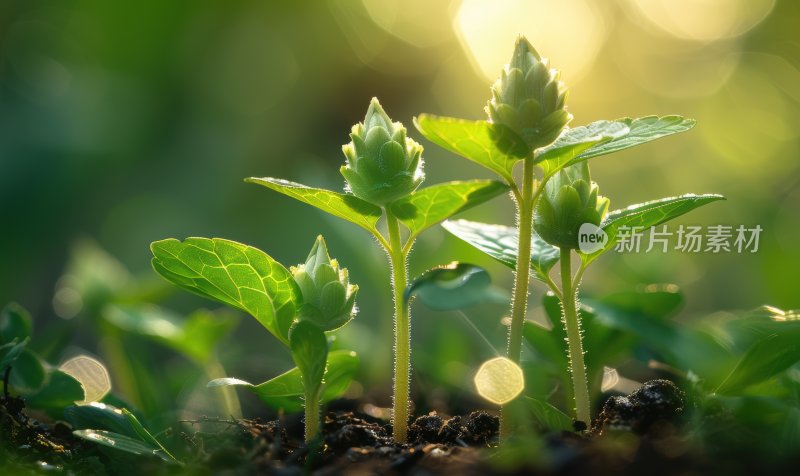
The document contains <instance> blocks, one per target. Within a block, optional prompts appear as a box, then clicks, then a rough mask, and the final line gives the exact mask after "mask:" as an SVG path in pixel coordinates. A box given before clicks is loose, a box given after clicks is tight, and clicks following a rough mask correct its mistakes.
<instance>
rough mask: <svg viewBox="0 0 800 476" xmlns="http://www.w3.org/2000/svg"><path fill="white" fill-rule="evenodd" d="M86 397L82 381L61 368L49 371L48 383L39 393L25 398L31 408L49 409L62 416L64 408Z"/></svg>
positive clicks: (55, 414)
mask: <svg viewBox="0 0 800 476" xmlns="http://www.w3.org/2000/svg"><path fill="white" fill-rule="evenodd" d="M83 398H84V394H83V387H82V386H81V384H80V382H78V381H77V380H75V378H74V377H72V376H71V375H69V374H66V373H64V372H62V371H60V370H53V371H51V372H49V378H48V381H47V384H45V386H44V388H42V389H41V390H40V391H39V392H38V393H36V394H34V395H31V396H30V397H28V398H27V399H26V400H25V404H26V405H27V406H28V407H31V408H39V409H44V410H49V411H52V412H53V413H54V416H57V417H58V418H61V416H62V415H61V413H62V411H63V410H64V408H66V407H68V406H70V405H74V404H75V402H80V401H82V400H83Z"/></svg>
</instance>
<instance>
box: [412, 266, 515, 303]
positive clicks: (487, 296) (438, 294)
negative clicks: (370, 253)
mask: <svg viewBox="0 0 800 476" xmlns="http://www.w3.org/2000/svg"><path fill="white" fill-rule="evenodd" d="M404 296H405V300H406V302H408V300H409V299H410V298H411V296H417V297H418V298H419V299H420V301H422V302H423V303H424V304H425V305H426V306H428V307H429V308H431V309H434V310H437V311H448V310H454V309H464V308H466V307H470V306H474V305H476V304H483V303H507V302H508V301H509V296H508V293H506V292H505V291H504V290H501V289H499V288H495V287H493V286H492V278H491V277H490V276H489V273H488V272H487V271H486V270H485V269H483V268H481V267H479V266H475V265H473V264H469V263H458V262H453V263H450V264H448V265H444V266H438V267H436V268H433V269H429V270H428V271H425V272H424V273H422V274H421V275H420V276H418V277H416V278H415V279H414V280H413V281H411V283H410V284H409V285H408V287H407V288H406V290H405V295H404Z"/></svg>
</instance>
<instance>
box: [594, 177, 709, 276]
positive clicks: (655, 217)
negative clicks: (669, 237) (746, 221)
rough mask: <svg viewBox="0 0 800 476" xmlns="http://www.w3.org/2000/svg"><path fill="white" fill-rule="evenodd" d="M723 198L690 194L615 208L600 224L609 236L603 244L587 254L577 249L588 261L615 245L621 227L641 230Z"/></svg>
mask: <svg viewBox="0 0 800 476" xmlns="http://www.w3.org/2000/svg"><path fill="white" fill-rule="evenodd" d="M717 200H725V197H723V196H722V195H717V194H704V195H696V194H693V193H689V194H686V195H681V196H678V197H669V198H662V199H659V200H652V201H649V202H644V203H637V204H636V205H631V206H629V207H627V208H623V209H620V210H614V211H613V212H610V213H609V214H608V215H607V216H606V218H605V219H604V220H603V222H602V223H600V228H602V229H603V231H605V232H606V234H607V235H608V242H607V243H606V246H605V247H604V248H602V249H600V250H598V251H596V252H594V253H592V254H590V255H586V254H583V253H580V251H579V252H578V253H579V254H580V255H581V259H582V260H583V261H584V263H587V264H588V263H590V262H592V261H594V260H595V259H596V258H597V257H599V256H600V255H602V254H603V253H605V252H606V251H608V250H610V249H612V248H614V246H615V245H616V243H617V232H618V231H619V229H620V228H621V227H623V226H625V227H630V228H633V227H641V228H642V230H644V229H647V228H650V227H651V226H657V225H660V224H662V223H665V222H668V221H669V220H672V219H673V218H677V217H679V216H681V215H684V214H686V213H689V212H690V211H692V210H694V209H695V208H699V207H702V206H703V205H706V204H708V203H711V202H716V201H717Z"/></svg>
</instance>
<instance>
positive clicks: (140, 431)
mask: <svg viewBox="0 0 800 476" xmlns="http://www.w3.org/2000/svg"><path fill="white" fill-rule="evenodd" d="M122 415H123V416H124V417H125V419H126V420H128V423H130V425H131V428H133V431H135V432H136V434H137V435H138V436H139V439H140V440H142V441H143V442H145V443H147V444H149V445H151V446H154V447H156V448H158V452H157V453H155V454H156V455H158V456H159V457H160V458H162V459H164V460H165V461H170V460H171V461H172V462H174V463H179V461H178V460H177V459H175V457H174V456H172V455H171V454H170V452H169V451H167V449H166V448H164V445H162V444H161V443H159V441H158V440H157V439H156V437H155V436H153V435H152V433H150V431H148V430H147V428H145V427H144V425H142V424H141V423H140V422H139V419H138V418H136V415H134V414H133V413H131V412H130V411H128V410H127V409H125V408H123V409H122ZM165 455H166V456H167V457H168V458H165V457H164V456H165Z"/></svg>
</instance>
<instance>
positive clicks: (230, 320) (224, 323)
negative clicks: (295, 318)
mask: <svg viewBox="0 0 800 476" xmlns="http://www.w3.org/2000/svg"><path fill="white" fill-rule="evenodd" d="M101 315H102V317H103V319H105V320H106V321H107V322H109V323H111V324H113V325H114V326H116V327H118V328H119V329H122V330H124V331H125V332H130V333H133V334H138V335H141V336H145V337H148V338H150V339H152V340H154V341H158V342H160V343H162V344H164V345H166V346H167V347H170V348H172V349H173V350H175V351H177V352H180V353H181V354H183V355H185V356H186V357H189V358H190V359H192V360H194V361H195V362H198V363H200V364H202V363H204V362H207V361H208V359H209V358H210V357H212V356H213V352H214V349H215V347H216V346H217V344H218V343H219V341H220V340H221V339H223V338H224V337H225V336H227V335H228V334H229V333H230V331H231V330H232V329H233V327H234V325H235V324H236V321H237V320H236V318H235V316H233V315H230V314H228V313H223V312H211V311H206V310H202V309H201V310H198V311H195V312H193V313H191V314H189V316H188V317H186V318H185V319H184V318H181V317H180V316H178V315H177V314H174V313H172V312H170V311H168V310H166V309H164V308H162V307H159V306H154V305H151V304H109V305H107V306H106V307H104V308H103V311H102V313H101Z"/></svg>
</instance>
